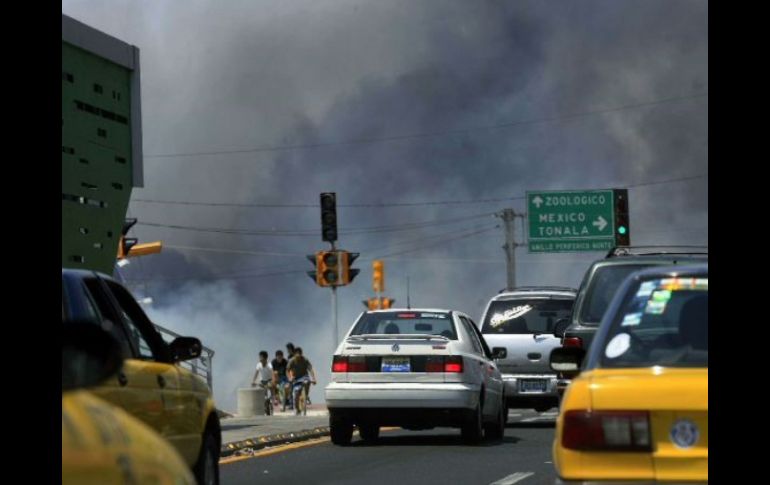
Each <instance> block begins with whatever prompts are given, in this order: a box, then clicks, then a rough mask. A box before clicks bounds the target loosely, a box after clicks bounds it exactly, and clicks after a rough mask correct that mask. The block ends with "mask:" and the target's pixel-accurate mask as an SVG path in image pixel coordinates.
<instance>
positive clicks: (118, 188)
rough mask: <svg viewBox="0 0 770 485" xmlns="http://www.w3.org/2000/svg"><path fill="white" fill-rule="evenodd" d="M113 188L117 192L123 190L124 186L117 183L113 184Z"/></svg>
mask: <svg viewBox="0 0 770 485" xmlns="http://www.w3.org/2000/svg"><path fill="white" fill-rule="evenodd" d="M112 186H113V187H114V188H115V190H123V184H119V183H117V182H113V183H112Z"/></svg>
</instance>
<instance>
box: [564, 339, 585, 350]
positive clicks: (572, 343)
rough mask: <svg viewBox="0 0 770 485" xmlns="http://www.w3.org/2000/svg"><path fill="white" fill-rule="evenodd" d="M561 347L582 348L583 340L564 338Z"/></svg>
mask: <svg viewBox="0 0 770 485" xmlns="http://www.w3.org/2000/svg"><path fill="white" fill-rule="evenodd" d="M562 347H580V348H582V347H583V339H582V338H580V337H564V343H563V344H562Z"/></svg>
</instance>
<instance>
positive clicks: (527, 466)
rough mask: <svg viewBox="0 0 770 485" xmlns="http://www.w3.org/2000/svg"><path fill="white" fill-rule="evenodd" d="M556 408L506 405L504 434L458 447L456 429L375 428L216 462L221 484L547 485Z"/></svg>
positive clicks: (551, 478)
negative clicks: (343, 439) (363, 436)
mask: <svg viewBox="0 0 770 485" xmlns="http://www.w3.org/2000/svg"><path fill="white" fill-rule="evenodd" d="M555 419H556V410H555V409H553V410H551V411H550V412H548V413H542V414H538V413H535V412H534V411H528V410H511V413H510V415H509V423H508V426H507V428H506V431H505V437H504V439H503V440H502V441H498V442H482V443H481V444H478V445H466V444H464V443H463V442H462V441H461V439H460V431H459V430H456V429H451V428H436V429H432V430H429V431H404V430H401V429H395V430H390V431H382V432H381V433H380V439H379V440H378V441H377V442H376V443H373V444H365V443H363V442H362V441H360V439H358V437H357V435H354V437H353V443H352V444H351V446H349V447H339V446H334V445H332V444H331V443H330V442H328V441H323V442H322V443H320V444H314V445H311V446H303V447H300V448H287V449H285V451H279V450H275V451H277V452H275V453H272V454H269V455H267V456H257V457H251V458H248V459H244V460H241V461H237V462H234V463H228V464H222V465H221V466H220V474H221V482H222V484H223V485H231V484H254V483H266V484H275V485H278V484H281V485H285V484H293V483H298V484H306V485H310V484H338V485H348V484H349V485H353V484H365V485H379V484H387V485H410V484H418V485H428V484H433V483H436V484H483V485H488V484H493V483H494V484H495V485H512V484H514V483H517V484H522V485H536V484H546V483H547V484H552V483H553V481H554V478H555V477H556V474H555V472H554V469H553V464H552V463H551V460H552V459H551V444H552V442H553V435H554V425H555Z"/></svg>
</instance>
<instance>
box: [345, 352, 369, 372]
mask: <svg viewBox="0 0 770 485" xmlns="http://www.w3.org/2000/svg"><path fill="white" fill-rule="evenodd" d="M348 372H366V358H364V357H363V356H359V355H357V356H351V357H348Z"/></svg>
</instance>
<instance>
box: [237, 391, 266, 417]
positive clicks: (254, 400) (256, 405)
mask: <svg viewBox="0 0 770 485" xmlns="http://www.w3.org/2000/svg"><path fill="white" fill-rule="evenodd" d="M264 414H265V390H264V389H262V388H261V387H245V388H241V389H238V416H239V417H243V418H248V417H251V416H263V415H264Z"/></svg>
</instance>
